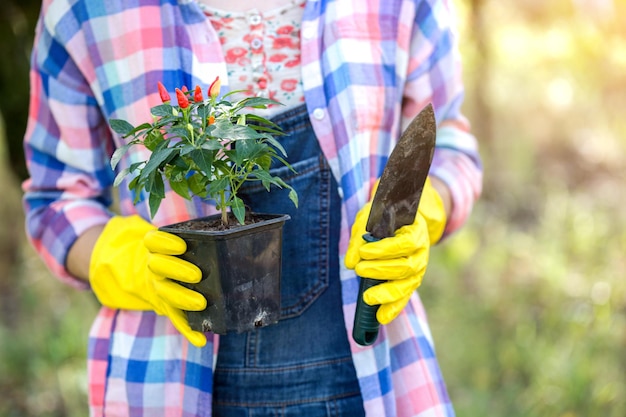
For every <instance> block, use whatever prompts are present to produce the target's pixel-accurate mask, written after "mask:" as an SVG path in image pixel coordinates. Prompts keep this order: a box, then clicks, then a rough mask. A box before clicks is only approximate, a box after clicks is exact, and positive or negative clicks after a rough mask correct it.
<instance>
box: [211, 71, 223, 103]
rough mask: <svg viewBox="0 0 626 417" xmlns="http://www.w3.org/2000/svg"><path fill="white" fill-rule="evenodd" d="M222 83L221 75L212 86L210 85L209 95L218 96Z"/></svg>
mask: <svg viewBox="0 0 626 417" xmlns="http://www.w3.org/2000/svg"><path fill="white" fill-rule="evenodd" d="M221 84H222V83H221V82H220V77H219V76H217V77H215V80H214V81H213V82H212V83H211V86H210V87H209V97H211V98H213V99H215V98H217V96H218V95H219V94H220V87H221Z"/></svg>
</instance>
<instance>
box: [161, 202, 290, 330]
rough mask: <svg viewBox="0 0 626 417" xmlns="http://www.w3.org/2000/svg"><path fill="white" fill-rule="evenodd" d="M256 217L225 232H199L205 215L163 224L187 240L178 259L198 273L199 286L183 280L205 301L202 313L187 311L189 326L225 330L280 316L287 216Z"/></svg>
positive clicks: (259, 324)
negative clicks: (284, 227) (184, 251)
mask: <svg viewBox="0 0 626 417" xmlns="http://www.w3.org/2000/svg"><path fill="white" fill-rule="evenodd" d="M254 216H256V217H257V218H258V219H260V221H257V222H256V223H253V224H246V225H242V226H237V227H234V228H231V229H228V230H220V231H217V230H197V227H196V226H194V225H193V223H198V222H205V223H206V222H207V221H210V220H213V219H217V218H219V215H215V216H208V217H203V218H199V219H194V220H190V221H187V222H182V223H176V224H172V225H168V226H164V227H161V228H160V230H163V231H165V232H168V233H172V234H175V235H177V236H180V237H181V238H182V239H183V240H185V242H187V252H186V253H185V254H183V255H181V256H180V257H181V258H182V259H184V260H187V261H189V262H191V263H193V264H195V265H197V266H198V267H199V268H200V270H201V271H202V281H200V282H199V283H198V284H183V285H185V286H187V287H189V288H191V289H193V290H195V291H198V292H199V293H201V294H202V295H203V296H204V297H205V298H206V300H207V308H206V309H205V310H204V311H187V312H186V314H187V319H188V320H189V325H190V326H191V328H192V329H194V330H198V331H202V332H209V331H210V332H213V333H218V334H227V333H232V332H237V333H241V332H245V331H249V330H252V329H255V328H259V327H264V326H268V325H270V324H274V323H276V322H277V321H278V319H279V317H280V274H281V260H282V258H281V253H282V235H283V225H284V223H285V221H287V220H288V219H289V218H290V217H289V215H276V214H259V213H255V214H254Z"/></svg>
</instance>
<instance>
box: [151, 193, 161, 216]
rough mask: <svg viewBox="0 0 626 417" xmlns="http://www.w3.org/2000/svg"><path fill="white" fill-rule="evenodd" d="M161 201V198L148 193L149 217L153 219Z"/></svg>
mask: <svg viewBox="0 0 626 417" xmlns="http://www.w3.org/2000/svg"><path fill="white" fill-rule="evenodd" d="M161 200H163V197H161V196H159V195H157V194H154V193H150V197H149V198H148V205H149V206H150V217H152V218H154V216H155V215H156V213H157V211H158V210H159V206H160V205H161Z"/></svg>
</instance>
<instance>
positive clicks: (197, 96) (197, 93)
mask: <svg viewBox="0 0 626 417" xmlns="http://www.w3.org/2000/svg"><path fill="white" fill-rule="evenodd" d="M193 100H194V101H195V102H196V103H199V102H201V101H202V100H203V99H202V89H201V88H200V86H199V85H197V86H196V90H195V91H194V94H193Z"/></svg>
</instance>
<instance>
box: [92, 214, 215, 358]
mask: <svg viewBox="0 0 626 417" xmlns="http://www.w3.org/2000/svg"><path fill="white" fill-rule="evenodd" d="M186 249H187V245H186V243H185V241H184V240H182V239H181V238H180V237H178V236H175V235H173V234H170V233H165V232H161V231H158V230H156V227H155V226H153V225H151V224H150V223H148V222H146V221H145V220H143V219H142V218H141V217H139V216H129V217H120V216H118V217H113V218H112V219H111V220H110V221H109V222H108V223H107V225H106V226H105V228H104V230H103V232H102V234H101V235H100V237H99V238H98V240H97V241H96V245H95V247H94V250H93V253H92V255H91V263H90V267H89V281H90V283H91V288H92V289H93V291H94V293H95V294H96V297H97V298H98V300H100V302H101V303H102V305H105V306H107V307H111V308H117V309H125V310H152V311H155V312H156V313H157V314H160V315H165V316H167V317H168V318H169V319H170V320H171V321H172V324H173V325H174V327H176V329H178V331H180V332H181V333H182V334H183V336H185V337H186V338H187V339H188V340H189V341H190V342H191V343H192V344H193V345H195V346H198V347H202V346H204V345H205V344H206V336H205V335H204V333H202V332H197V331H194V330H191V327H189V323H188V321H187V318H186V316H185V313H184V312H183V310H188V311H201V310H204V309H205V307H206V299H205V298H204V297H203V296H202V295H201V294H200V293H198V292H196V291H193V290H190V289H188V288H185V287H183V286H182V285H180V284H179V283H177V282H174V281H173V280H176V281H181V282H186V283H197V282H200V279H201V278H202V272H201V271H200V269H199V268H198V267H197V266H196V265H193V264H192V263H190V262H187V261H184V260H182V259H180V258H178V257H176V256H172V255H181V254H183V253H184V252H185V250H186Z"/></svg>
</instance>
